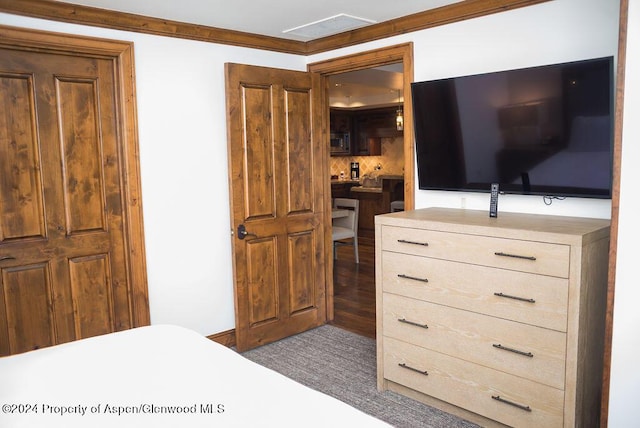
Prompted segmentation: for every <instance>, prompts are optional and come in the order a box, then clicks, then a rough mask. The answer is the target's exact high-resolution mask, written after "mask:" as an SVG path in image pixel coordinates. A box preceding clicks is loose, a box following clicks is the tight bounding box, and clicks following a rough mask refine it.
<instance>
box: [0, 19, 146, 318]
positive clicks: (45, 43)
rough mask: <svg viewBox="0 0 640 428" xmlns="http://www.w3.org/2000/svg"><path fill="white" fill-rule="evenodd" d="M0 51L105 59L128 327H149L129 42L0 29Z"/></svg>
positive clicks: (138, 157)
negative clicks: (111, 86)
mask: <svg viewBox="0 0 640 428" xmlns="http://www.w3.org/2000/svg"><path fill="white" fill-rule="evenodd" d="M0 47H2V48H4V49H12V50H28V51H35V52H43V53H53V54H67V55H71V56H83V57H92V56H93V57H98V58H107V59H109V60H111V61H112V63H113V67H114V69H115V70H116V73H115V77H116V85H117V88H116V89H117V90H118V93H117V98H116V106H117V107H118V114H119V117H118V118H117V126H118V132H119V135H120V144H119V145H118V150H119V157H120V160H119V162H120V182H121V183H122V186H121V189H120V190H121V194H122V199H123V200H122V205H123V213H124V216H123V217H124V218H123V234H124V239H125V244H124V245H125V255H126V264H127V266H126V271H127V276H128V278H127V279H128V281H129V290H128V291H129V298H130V302H131V303H130V307H129V312H130V319H131V323H132V327H140V326H145V325H149V324H150V315H149V292H148V286H147V267H146V255H145V245H144V228H143V219H142V191H141V180H140V151H139V147H138V128H137V118H136V117H137V116H136V115H137V109H136V91H135V78H134V52H133V42H125V41H118V40H109V39H101V38H95V37H85V36H77V35H71V34H63V33H55V32H50V31H40V30H33V29H22V28H16V27H9V26H4V25H0Z"/></svg>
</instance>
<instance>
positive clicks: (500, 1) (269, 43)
mask: <svg viewBox="0 0 640 428" xmlns="http://www.w3.org/2000/svg"><path fill="white" fill-rule="evenodd" d="M546 1H549V0H467V1H463V2H459V3H454V4H452V5H449V6H443V7H440V8H436V9H433V10H427V11H424V12H420V13H416V14H413V15H410V16H407V17H402V18H398V19H394V20H390V21H386V22H382V23H379V24H375V25H371V26H368V27H365V28H362V29H357V30H352V31H347V32H344V33H340V34H337V35H334V36H328V37H324V38H321V39H317V40H313V41H310V42H300V41H295V40H287V39H283V38H277V37H268V36H262V35H258V34H251V33H245V32H240V31H231V30H225V29H221V28H215V27H208V26H204V25H195V24H188V23H184V22H177V21H171V20H167V19H160V18H153V17H148V16H141V15H134V14H131V13H123V12H113V11H109V10H105V9H99V8H95V7H89V6H81V5H75V4H70V3H64V2H58V1H52V0H0V11H2V12H7V13H13V14H17V15H24V16H31V17H35V18H43V19H51V20H54V21H62V22H70V23H74V24H85V25H92V26H96V27H105V28H115V29H119V30H124V31H134V32H139V33H145V34H154V35H159V36H168V37H179V38H184V39H191V40H200V41H205V42H211V43H220V44H228V45H233V46H243V47H250V48H257V49H264V50H270V51H276V52H284V53H293V54H300V55H312V54H316V53H321V52H326V51H330V50H334V49H339V48H341V47H346V46H352V45H354V44H358V43H364V42H367V41H371V40H378V39H381V38H386V37H391V36H395V35H399V34H405V33H409V32H412V31H418V30H422V29H425V28H431V27H435V26H438V25H445V24H450V23H453V22H458V21H461V20H465V19H470V18H475V17H479V16H484V15H490V14H493V13H499V12H504V11H506V10H511V9H516V8H521V7H526V6H531V5H535V4H538V3H543V2H546Z"/></svg>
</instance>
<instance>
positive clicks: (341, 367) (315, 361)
mask: <svg viewBox="0 0 640 428" xmlns="http://www.w3.org/2000/svg"><path fill="white" fill-rule="evenodd" d="M242 355H244V356H245V357H247V358H248V359H250V360H252V361H255V362H256V363H258V364H260V365H263V366H265V367H268V368H270V369H272V370H275V371H277V372H279V373H282V374H284V375H285V376H288V377H290V378H292V379H294V380H296V381H298V382H300V383H302V384H304V385H307V386H309V387H311V388H313V389H315V390H318V391H322V392H324V393H325V394H327V395H330V396H333V397H335V398H337V399H339V400H341V401H344V402H345V403H348V404H350V405H351V406H353V407H355V408H357V409H360V410H362V411H363V412H365V413H368V414H370V415H373V416H375V417H377V418H378V419H381V420H383V421H385V422H387V423H389V424H391V425H393V426H395V427H397V428H405V427H406V428H417V427H420V428H422V427H424V428H431V427H433V428H436V427H437V428H470V427H477V425H475V424H473V423H471V422H468V421H465V420H462V419H460V418H458V417H456V416H453V415H450V414H448V413H445V412H442V411H440V410H437V409H434V408H432V407H429V406H426V405H424V404H422V403H420V402H417V401H415V400H412V399H410V398H407V397H404V396H402V395H400V394H396V393H394V392H391V391H385V392H379V391H378V390H377V388H376V343H375V340H373V339H370V338H367V337H364V336H360V335H357V334H355V333H351V332H349V331H346V330H343V329H340V328H337V327H334V326H330V325H324V326H322V327H318V328H316V329H313V330H310V331H307V332H304V333H301V334H298V335H296V336H292V337H288V338H286V339H283V340H280V341H278V342H275V343H271V344H268V345H264V346H261V347H259V348H256V349H252V350H250V351H247V352H244V353H243V354H242Z"/></svg>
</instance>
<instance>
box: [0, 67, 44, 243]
mask: <svg viewBox="0 0 640 428" xmlns="http://www.w3.org/2000/svg"><path fill="white" fill-rule="evenodd" d="M33 106H34V101H33V79H32V78H31V76H29V75H18V74H6V73H4V74H2V75H0V141H6V142H9V143H8V144H6V145H4V144H3V145H2V146H0V150H1V151H0V177H2V180H0V201H2V202H1V203H0V242H1V241H4V240H11V239H19V238H33V237H41V238H44V237H45V236H46V226H45V217H44V201H43V195H42V177H41V174H40V167H39V166H40V156H39V151H38V144H37V139H36V134H35V109H34V108H33Z"/></svg>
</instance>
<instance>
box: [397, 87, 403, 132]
mask: <svg viewBox="0 0 640 428" xmlns="http://www.w3.org/2000/svg"><path fill="white" fill-rule="evenodd" d="M396 129H397V130H398V131H403V130H404V115H403V113H402V103H401V102H400V91H398V110H396Z"/></svg>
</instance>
